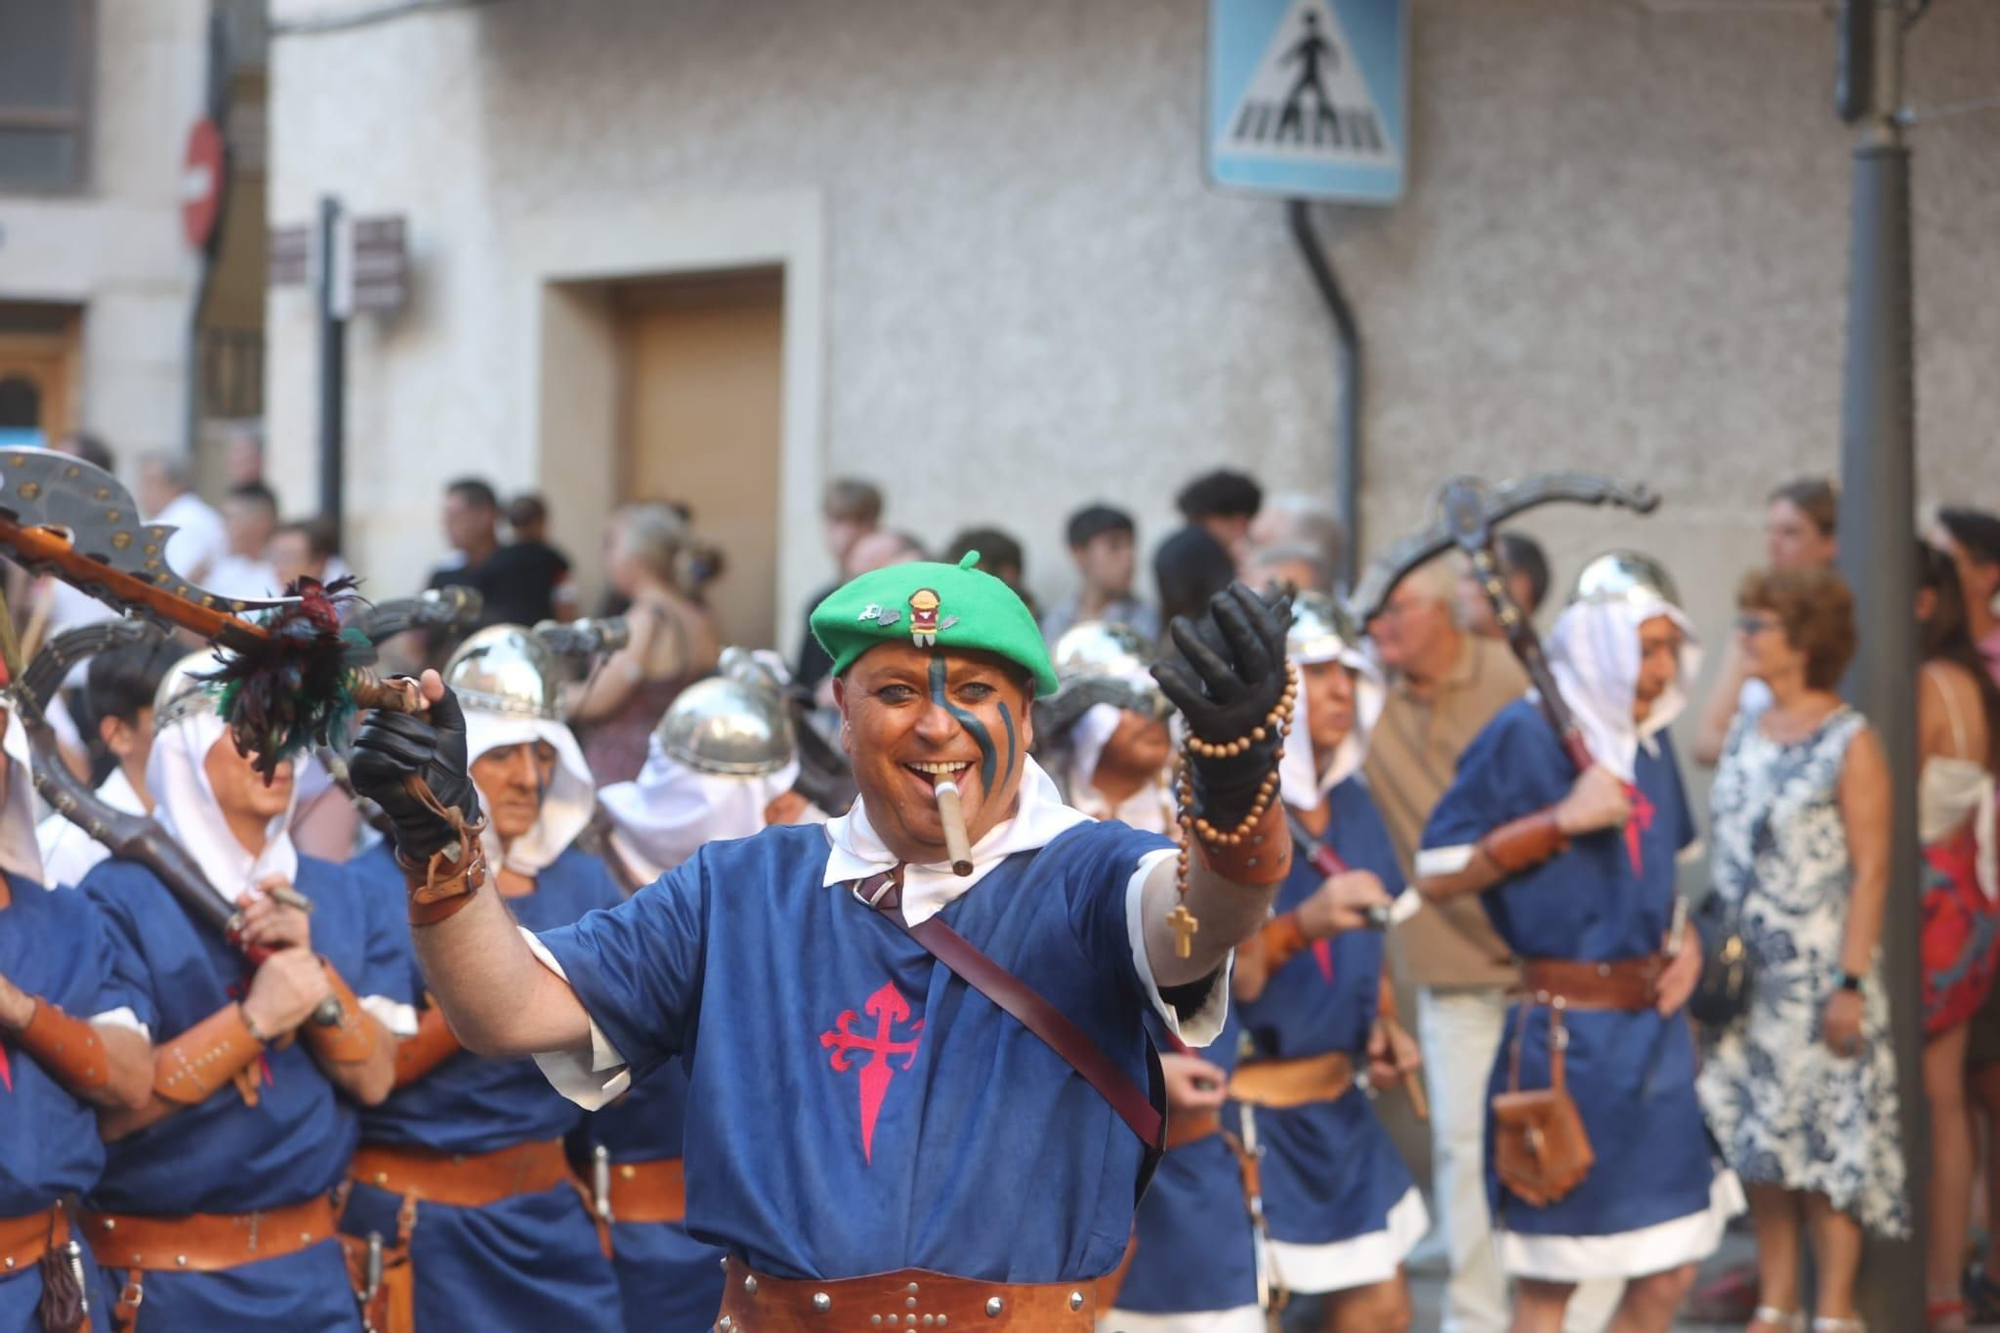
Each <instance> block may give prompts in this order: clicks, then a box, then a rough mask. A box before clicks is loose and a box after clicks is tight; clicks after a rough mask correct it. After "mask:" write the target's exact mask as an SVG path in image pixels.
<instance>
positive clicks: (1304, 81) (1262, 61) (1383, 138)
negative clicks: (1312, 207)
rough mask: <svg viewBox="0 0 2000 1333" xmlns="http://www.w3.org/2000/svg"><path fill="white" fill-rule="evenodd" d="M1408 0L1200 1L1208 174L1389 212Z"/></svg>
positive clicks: (1401, 153)
mask: <svg viewBox="0 0 2000 1333" xmlns="http://www.w3.org/2000/svg"><path fill="white" fill-rule="evenodd" d="M1408 66H1409V14H1408V11H1407V6H1406V0H1209V6H1208V114H1207V116H1206V118H1205V125H1206V128H1207V139H1208V145H1207V147H1208V152H1207V157H1208V174H1209V179H1211V180H1212V181H1214V183H1215V184H1217V185H1219V186H1222V187H1224V188H1227V189H1236V190H1249V191H1253V192H1256V193H1259V194H1279V195H1285V196H1289V197H1300V198H1318V199H1338V200H1344V201H1346V202H1350V203H1368V204H1390V203H1394V202H1395V201H1396V200H1398V199H1400V198H1401V197H1402V194H1403V178H1404V171H1405V163H1406V160H1407V159H1406V156H1405V154H1406V152H1407V150H1408V144H1409V132H1408V127H1409V116H1408V106H1407V96H1406V94H1407V89H1408V79H1407V77H1406V76H1407V72H1408Z"/></svg>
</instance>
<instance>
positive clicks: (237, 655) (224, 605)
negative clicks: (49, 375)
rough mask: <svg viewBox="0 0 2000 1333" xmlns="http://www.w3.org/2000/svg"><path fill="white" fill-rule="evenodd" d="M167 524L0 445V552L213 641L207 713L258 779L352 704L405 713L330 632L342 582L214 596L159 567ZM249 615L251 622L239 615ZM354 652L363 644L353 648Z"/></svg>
mask: <svg viewBox="0 0 2000 1333" xmlns="http://www.w3.org/2000/svg"><path fill="white" fill-rule="evenodd" d="M173 534H174V529H173V528H172V527H170V526H168V525H166V524H161V523H141V522H140V521H139V514H138V506H136V505H135V504H133V502H132V497H131V496H130V495H129V494H127V493H126V491H125V488H124V487H123V486H122V485H120V484H119V482H118V479H117V478H115V477H113V476H112V475H111V474H110V473H108V472H105V471H103V470H102V469H100V468H96V467H93V466H91V465H90V464H89V463H86V462H83V461H82V460H81V459H76V458H71V457H69V456H68V455H65V454H54V453H49V452H48V451H46V450H42V449H0V551H4V552H5V553H7V554H9V555H12V556H13V557H14V558H15V559H17V560H19V561H20V562H21V563H22V564H23V565H25V566H27V567H28V568H29V569H30V570H33V571H34V572H36V573H47V574H53V575H54V576H55V577H57V578H59V579H61V580H63V581H64V582H65V583H68V584H70V585H71V586H72V587H75V588H77V589H79V590H81V591H83V592H86V593H88V594H90V595H91V596H93V597H95V598H97V599H98V600H99V601H102V602H105V603H107V604H109V605H111V606H114V607H116V608H118V609H119V610H121V611H126V612H129V613H131V614H133V615H137V616H141V617H143V618H145V619H148V620H151V621H153V622H154V623H156V624H159V625H162V626H167V627H173V628H179V629H185V630H190V631H192V632H193V633H195V634H197V635H199V636H200V637H201V638H202V639H204V640H206V641H207V642H209V643H212V644H214V645H216V647H217V649H218V657H219V658H220V660H221V663H222V666H221V670H220V671H219V672H218V673H217V674H216V677H215V679H216V680H217V682H218V683H219V684H220V686H221V691H220V699H219V702H218V709H217V711H218V712H220V713H221V715H222V717H223V720H224V721H226V722H227V723H228V724H229V728H230V732H231V734H232V735H233V736H234V738H235V741H236V745H237V748H238V749H240V750H242V751H244V752H246V753H249V752H253V751H254V752H255V753H256V755H257V766H258V769H259V771H261V772H262V773H264V775H265V776H266V778H268V777H269V776H270V775H271V773H272V772H274V771H275V770H276V768H277V765H278V764H279V763H280V762H281V761H283V760H285V759H288V758H290V757H292V756H293V755H295V754H297V753H299V752H300V751H302V750H304V749H306V748H308V747H310V746H312V745H315V744H324V743H325V742H326V740H327V739H328V737H329V736H331V735H332V734H334V733H335V732H336V731H337V730H338V729H339V727H340V726H341V724H343V723H344V722H345V721H346V720H347V719H348V718H349V717H351V716H352V715H353V714H354V712H355V711H356V710H357V709H361V708H393V709H400V710H404V711H408V710H413V709H415V708H416V707H418V706H419V704H420V698H419V696H418V695H417V692H416V690H415V688H414V687H413V686H412V685H410V684H409V683H408V682H402V683H397V682H389V681H383V680H381V679H380V678H378V677H377V676H376V675H375V674H374V672H373V671H371V670H369V669H368V668H367V666H366V665H365V661H366V659H367V657H368V656H369V654H368V653H367V652H366V651H362V652H359V653H357V640H354V639H349V638H347V637H345V636H344V635H343V634H342V633H341V625H340V613H341V609H342V607H343V605H344V604H345V602H347V601H349V600H351V597H350V596H349V594H348V591H347V589H346V588H345V587H342V586H338V585H336V586H333V587H325V588H323V587H321V586H320V585H319V583H318V582H317V581H315V580H311V579H302V580H300V581H299V584H298V585H297V586H296V587H295V588H293V589H291V590H290V592H291V595H289V596H287V597H284V598H277V599H250V598H240V597H224V596H222V595H220V594H219V593H214V592H210V591H209V590H207V589H205V588H202V587H200V586H198V585H196V584H194V583H191V582H189V581H188V580H187V579H186V578H185V577H184V576H182V575H181V574H180V573H178V572H177V571H175V570H174V568H173V567H172V566H171V565H169V564H168V563H167V557H166V548H167V541H168V539H169V538H171V537H172V536H173ZM259 613H261V616H260V618H259V619H256V620H252V619H251V618H250V617H251V616H256V615H259ZM360 647H361V648H363V649H365V644H364V645H360Z"/></svg>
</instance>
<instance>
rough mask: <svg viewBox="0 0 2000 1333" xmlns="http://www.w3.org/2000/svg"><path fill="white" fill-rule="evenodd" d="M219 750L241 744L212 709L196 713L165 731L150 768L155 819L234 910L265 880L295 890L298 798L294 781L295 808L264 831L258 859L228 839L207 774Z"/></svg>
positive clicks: (275, 818) (287, 808)
mask: <svg viewBox="0 0 2000 1333" xmlns="http://www.w3.org/2000/svg"><path fill="white" fill-rule="evenodd" d="M218 744H221V745H233V744H235V742H234V741H232V740H230V739H229V729H228V728H227V727H225V726H224V725H223V724H222V719H221V718H219V717H217V716H216V715H215V710H214V709H213V708H209V707H199V708H196V709H195V710H194V711H192V712H190V713H188V714H187V715H185V716H184V717H181V718H179V719H177V720H176V721H173V722H170V723H168V724H167V725H166V726H165V727H162V728H161V729H160V731H159V734H158V735H156V736H155V737H154V738H153V752H152V754H151V755H150V756H149V757H148V758H147V760H146V787H147V789H148V790H149V791H151V792H152V793H153V818H154V819H155V820H156V821H157V822H158V823H159V825H160V827H161V828H163V829H165V830H166V832H167V834H168V836H170V837H171V838H173V840H174V841H175V842H177V843H179V844H180V845H181V846H182V848H184V849H185V850H186V851H187V854H188V855H189V856H192V857H193V858H194V860H195V864H196V865H198V866H200V867H201V873H202V874H203V876H205V877H206V878H207V880H208V882H209V883H210V884H211V885H213V886H214V887H215V890H216V891H217V892H218V893H220V894H221V895H222V896H223V897H224V898H227V899H228V900H229V901H231V902H235V901H236V900H237V899H238V898H241V897H242V896H243V895H244V894H246V893H249V894H253V895H254V894H255V893H256V892H257V886H258V884H259V883H261V882H262V881H263V880H266V879H281V880H283V881H284V882H285V883H287V884H293V883H296V882H297V881H298V877H299V852H298V848H296V847H294V846H293V845H292V835H291V833H290V832H289V829H290V826H291V822H292V806H293V805H295V804H296V803H297V801H298V795H299V788H298V782H297V778H296V775H295V776H294V779H293V783H292V799H291V801H290V802H288V803H287V804H286V806H285V809H284V811H283V813H281V814H277V815H273V816H272V817H271V820H270V822H269V824H267V825H266V826H265V829H264V849H263V850H262V851H261V852H258V853H257V854H256V855H254V856H253V855H251V853H250V851H249V849H248V848H246V847H244V845H243V844H242V843H240V842H238V841H237V840H236V835H235V834H234V833H232V832H230V831H229V825H228V823H226V822H225V821H224V820H223V818H222V807H221V806H219V805H217V804H216V802H215V789H214V787H212V786H210V785H209V781H208V770H207V769H206V768H205V767H204V766H203V765H204V763H205V762H206V760H207V759H208V752H209V750H210V749H212V748H213V747H214V746H216V745H218Z"/></svg>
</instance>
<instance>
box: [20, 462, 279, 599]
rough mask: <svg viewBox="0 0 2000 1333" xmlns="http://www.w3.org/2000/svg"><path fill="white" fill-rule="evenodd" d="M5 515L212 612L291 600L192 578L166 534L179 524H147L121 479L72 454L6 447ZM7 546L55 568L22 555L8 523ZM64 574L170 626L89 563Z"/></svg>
mask: <svg viewBox="0 0 2000 1333" xmlns="http://www.w3.org/2000/svg"><path fill="white" fill-rule="evenodd" d="M0 518H3V519H6V520H9V521H11V523H12V524H13V525H15V526H17V527H20V528H42V529H46V530H48V531H51V532H55V533H60V534H62V535H63V536H64V537H65V538H66V539H67V541H68V543H69V546H70V548H71V549H72V550H74V551H75V552H76V553H77V554H78V555H80V556H82V557H84V559H85V561H87V562H94V563H96V564H99V565H105V566H108V567H109V568H111V569H115V570H117V571H119V572H120V573H124V574H129V575H131V576H132V577H134V578H136V579H139V580H140V581H142V582H145V583H149V584H151V585H153V587H154V588H156V589H158V590H159V591H160V592H161V593H163V594H166V595H167V596H169V597H172V598H175V599H178V600H180V601H184V602H190V603H193V604H194V605H196V606H200V607H203V608H206V609H208V610H211V611H216V612H221V613H223V614H227V615H234V616H240V615H243V614H244V613H246V612H253V611H258V610H263V609H266V608H271V607H280V606H284V605H286V599H283V598H273V599H269V600H261V601H259V600H248V599H244V598H237V597H223V596H221V595H219V594H217V593H212V592H210V591H208V590H207V589H206V588H203V587H201V586H199V585H198V584H195V583H191V582H189V581H188V579H186V578H185V577H183V576H182V575H181V574H180V572H179V571H177V570H175V569H174V568H173V567H172V566H171V565H169V564H168V563H167V539H168V538H169V537H172V536H173V535H174V532H175V529H174V528H172V527H170V526H168V525H166V524H163V523H142V522H140V521H139V507H138V505H136V504H134V503H133V501H132V496H131V495H130V493H128V492H127V491H126V489H125V487H124V486H123V485H121V484H120V483H119V481H118V479H117V478H116V477H114V476H112V475H111V474H110V473H108V472H106V471H104V470H103V469H102V468H99V467H95V466H93V465H91V464H89V463H86V462H84V461H83V460H82V459H80V458H71V457H70V456H69V455H67V454H59V453H55V452H53V451H51V450H47V449H0ZM0 550H4V551H5V552H7V553H8V554H9V555H13V556H15V557H16V558H17V559H19V560H21V562H22V563H23V564H25V565H27V566H28V567H29V568H30V569H32V570H34V571H35V572H36V573H45V572H49V571H50V569H51V566H50V565H49V563H48V561H46V560H44V559H40V558H37V557H36V556H35V555H34V554H33V553H30V552H23V551H22V550H21V548H20V546H19V545H18V544H16V542H15V541H13V540H12V534H10V533H8V532H6V531H5V530H4V525H0ZM57 572H59V573H60V574H61V575H62V576H63V578H64V580H65V581H66V582H70V583H73V584H74V585H75V586H76V587H78V588H80V589H82V590H83V591H84V592H87V593H89V594H90V595H91V596H93V597H96V598H98V599H99V600H100V601H103V602H105V603H107V604H109V605H111V606H115V607H117V608H118V609H119V610H121V611H131V612H135V613H137V614H139V615H143V616H146V617H147V618H149V619H152V620H155V621H158V622H160V623H162V624H166V623H167V621H166V619H165V618H164V617H162V616H160V615H159V613H158V612H157V611H156V610H155V609H154V608H151V607H147V606H145V605H143V604H136V603H132V602H128V601H127V600H126V599H124V598H122V597H119V596H116V595H114V594H113V593H112V592H111V590H110V589H108V588H107V587H106V586H105V585H104V584H103V583H92V582H91V581H90V578H89V574H88V565H87V564H86V565H84V566H83V568H82V570H81V572H79V571H77V570H73V569H64V570H60V571H57Z"/></svg>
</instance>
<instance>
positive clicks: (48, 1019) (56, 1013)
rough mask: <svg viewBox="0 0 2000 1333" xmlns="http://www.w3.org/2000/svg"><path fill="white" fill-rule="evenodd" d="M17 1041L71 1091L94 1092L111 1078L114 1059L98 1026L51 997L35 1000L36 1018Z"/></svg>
mask: <svg viewBox="0 0 2000 1333" xmlns="http://www.w3.org/2000/svg"><path fill="white" fill-rule="evenodd" d="M14 1041H15V1044H17V1045H18V1046H20V1048H21V1049H22V1050H24V1051H26V1052H27V1053H28V1054H29V1055H31V1056H33V1057H34V1060H35V1063H36V1064H38V1065H40V1066H41V1067H42V1068H43V1069H46V1070H47V1071H48V1072H49V1076H50V1077H51V1078H53V1079H55V1080H56V1082H58V1083H60V1084H62V1085H63V1086H64V1087H65V1088H68V1089H69V1090H70V1091H71V1092H85V1091H91V1090H94V1089H97V1088H101V1087H103V1086H104V1085H105V1084H107V1083H109V1082H110V1081H111V1059H110V1057H109V1056H108V1055H106V1053H105V1050H104V1039H103V1038H102V1037H100V1036H98V1035H97V1029H96V1028H94V1027H92V1026H91V1025H90V1024H89V1023H87V1022H85V1021H84V1020H83V1019H81V1018H72V1017H70V1015H68V1014H66V1013H64V1012H63V1011H62V1010H61V1009H59V1008H58V1007H56V1006H55V1005H54V1004H51V1003H50V1002H49V1001H47V1000H43V999H39V998H38V999H37V1000H36V1001H35V1014H34V1017H32V1018H30V1019H29V1020H28V1026H26V1027H24V1028H22V1029H21V1030H20V1032H18V1033H16V1034H15V1037H14Z"/></svg>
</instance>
